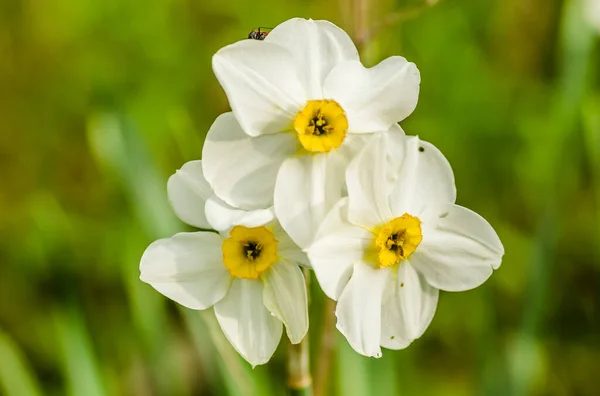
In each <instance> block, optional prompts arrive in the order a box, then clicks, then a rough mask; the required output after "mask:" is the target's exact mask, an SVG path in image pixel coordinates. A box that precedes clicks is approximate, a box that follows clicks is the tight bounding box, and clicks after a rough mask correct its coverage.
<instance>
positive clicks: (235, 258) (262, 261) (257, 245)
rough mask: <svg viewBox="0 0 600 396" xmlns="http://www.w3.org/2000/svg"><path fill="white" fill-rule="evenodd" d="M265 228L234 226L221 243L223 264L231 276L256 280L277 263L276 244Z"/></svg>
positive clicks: (271, 234) (275, 240)
mask: <svg viewBox="0 0 600 396" xmlns="http://www.w3.org/2000/svg"><path fill="white" fill-rule="evenodd" d="M278 243H279V241H277V239H275V237H274V236H273V233H272V232H271V231H269V230H268V229H266V228H265V227H254V228H248V227H244V226H235V227H233V228H232V229H231V232H230V233H229V238H227V239H225V240H224V241H223V246H222V249H223V263H224V264H225V268H227V270H228V271H229V273H230V274H231V276H235V277H236V278H245V279H256V278H258V275H259V274H260V273H261V272H264V271H266V270H267V269H269V267H270V266H271V265H273V263H275V261H277V244H278Z"/></svg>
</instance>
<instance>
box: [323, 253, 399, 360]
mask: <svg viewBox="0 0 600 396" xmlns="http://www.w3.org/2000/svg"><path fill="white" fill-rule="evenodd" d="M392 275H393V274H392V272H391V271H390V270H389V269H387V268H386V269H375V268H373V267H372V266H370V265H369V264H366V263H357V264H354V272H353V273H352V277H351V278H350V282H348V284H347V285H346V287H345V288H344V291H343V292H342V295H341V296H340V300H339V301H338V303H337V307H336V310H335V315H336V316H337V328H338V330H339V331H340V332H341V333H342V334H343V335H344V337H346V339H347V340H348V343H349V344H350V346H351V347H352V348H353V349H354V350H355V351H356V352H358V353H360V354H361V355H365V356H372V357H381V348H380V346H379V344H380V341H381V305H382V297H383V292H384V289H385V285H386V283H387V282H388V279H389V277H390V276H392Z"/></svg>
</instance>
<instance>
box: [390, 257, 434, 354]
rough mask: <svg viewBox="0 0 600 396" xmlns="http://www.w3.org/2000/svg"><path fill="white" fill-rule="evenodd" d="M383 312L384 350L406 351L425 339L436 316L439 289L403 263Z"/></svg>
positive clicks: (391, 283)
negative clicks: (416, 342)
mask: <svg viewBox="0 0 600 396" xmlns="http://www.w3.org/2000/svg"><path fill="white" fill-rule="evenodd" d="M390 288H391V290H390V293H389V296H387V298H386V301H385V302H384V304H383V308H382V310H381V346H383V347H384V348H388V349H403V348H406V347H407V346H408V345H409V344H410V343H411V342H413V341H414V340H416V339H417V338H419V337H421V336H422V335H423V333H424V332H425V330H426V329H427V327H428V326H429V324H430V323H431V320H432V319H433V315H434V314H435V309H436V307H437V302H438V295H439V292H438V289H436V288H434V287H431V286H430V285H429V284H428V283H427V281H426V280H425V278H424V277H423V275H420V274H419V273H418V272H417V271H415V269H414V268H413V267H412V266H411V265H410V263H409V262H407V261H406V262H403V263H401V264H400V265H399V267H398V273H397V276H396V279H394V281H393V282H390Z"/></svg>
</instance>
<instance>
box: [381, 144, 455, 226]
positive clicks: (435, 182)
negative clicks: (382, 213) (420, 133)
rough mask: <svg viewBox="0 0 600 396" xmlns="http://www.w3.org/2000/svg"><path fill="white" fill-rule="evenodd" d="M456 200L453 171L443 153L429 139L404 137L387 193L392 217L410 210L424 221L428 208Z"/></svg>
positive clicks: (410, 212)
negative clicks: (401, 158) (399, 163)
mask: <svg viewBox="0 0 600 396" xmlns="http://www.w3.org/2000/svg"><path fill="white" fill-rule="evenodd" d="M455 200H456V186H455V185H454V174H453V173H452V168H451V167H450V164H449V163H448V160H447V159H446V157H444V155H443V154H442V153H441V152H440V151H439V150H438V149H437V148H436V147H435V146H434V145H432V144H431V143H427V142H424V141H422V140H419V138H417V137H407V138H406V151H405V158H404V161H403V162H402V166H401V167H400V169H399V172H398V175H397V177H396V183H395V185H394V186H393V189H392V192H391V194H390V197H389V202H390V207H391V209H392V214H393V215H394V217H398V216H401V215H403V214H404V213H409V214H411V215H413V216H417V217H419V219H420V220H421V221H427V215H428V213H425V212H426V210H427V209H428V208H429V209H431V208H433V207H436V206H439V205H440V204H446V203H454V201H455Z"/></svg>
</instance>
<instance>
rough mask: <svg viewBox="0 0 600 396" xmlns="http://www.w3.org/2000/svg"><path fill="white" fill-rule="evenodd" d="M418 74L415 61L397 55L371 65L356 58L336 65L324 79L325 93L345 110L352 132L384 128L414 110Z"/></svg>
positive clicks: (418, 79) (417, 92) (416, 97)
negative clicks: (365, 64)
mask: <svg viewBox="0 0 600 396" xmlns="http://www.w3.org/2000/svg"><path fill="white" fill-rule="evenodd" d="M420 82H421V77H420V75H419V70H418V69H417V67H416V66H415V64H414V63H412V62H408V61H407V60H406V59H404V58H402V57H400V56H392V57H390V58H387V59H385V60H384V61H382V62H381V63H379V64H378V65H376V66H374V67H372V68H365V67H364V66H363V65H362V64H361V63H360V62H359V61H348V62H344V63H341V64H339V65H338V66H336V67H335V68H334V69H333V70H332V71H331V73H330V74H329V76H328V77H327V79H326V80H325V86H324V89H323V90H324V96H325V97H327V98H331V99H334V100H336V101H337V102H338V103H339V104H340V105H341V106H342V107H343V108H344V110H345V111H346V114H347V116H348V124H349V126H348V129H349V131H350V132H353V133H364V132H375V131H382V130H386V129H388V128H389V127H390V125H392V124H394V123H396V122H398V121H402V120H403V119H405V118H406V117H408V116H409V115H410V113H412V112H413V110H414V109H415V107H416V106H417V100H418V98H419V84H420Z"/></svg>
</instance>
